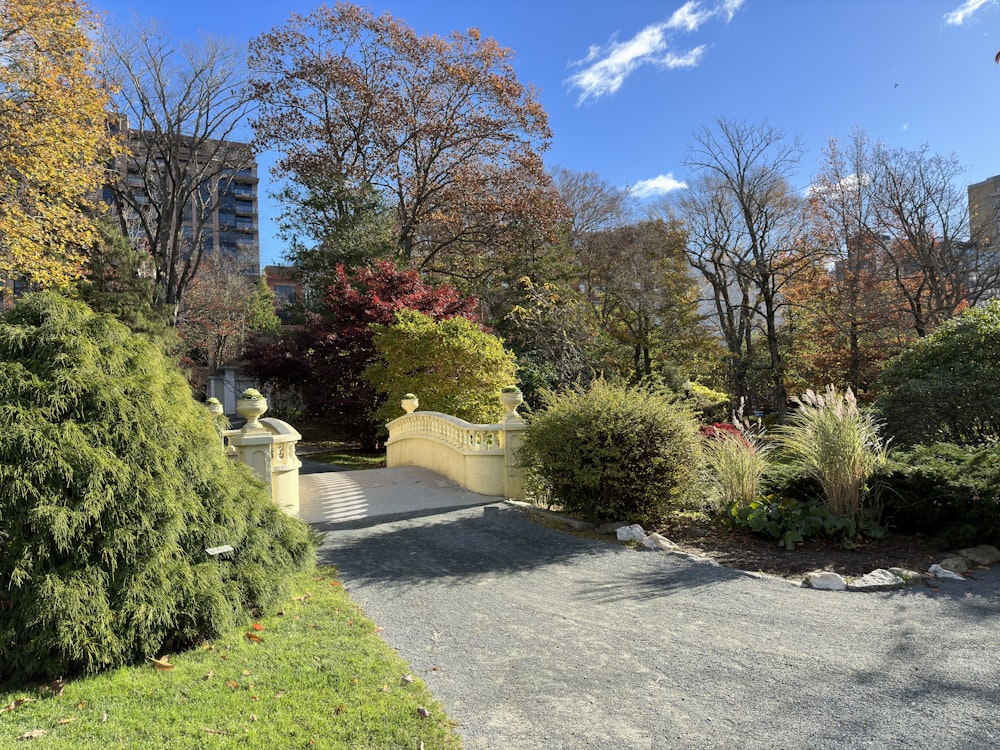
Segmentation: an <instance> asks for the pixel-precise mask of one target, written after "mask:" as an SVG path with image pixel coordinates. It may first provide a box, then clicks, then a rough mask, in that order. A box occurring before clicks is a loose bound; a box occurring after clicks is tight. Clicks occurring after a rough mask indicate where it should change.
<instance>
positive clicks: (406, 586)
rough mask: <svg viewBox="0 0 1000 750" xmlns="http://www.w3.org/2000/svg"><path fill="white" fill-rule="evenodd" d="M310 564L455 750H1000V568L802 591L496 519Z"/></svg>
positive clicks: (420, 522)
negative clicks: (372, 626) (355, 615)
mask: <svg viewBox="0 0 1000 750" xmlns="http://www.w3.org/2000/svg"><path fill="white" fill-rule="evenodd" d="M320 557H321V559H322V560H323V561H324V562H327V563H332V564H334V565H336V566H337V567H338V568H339V569H340V572H341V574H342V577H343V581H344V584H345V586H346V587H347V589H348V590H349V591H350V592H351V596H352V597H353V598H354V600H355V601H357V602H358V603H359V604H360V605H361V606H362V607H364V609H365V611H366V612H367V613H368V615H369V616H370V617H372V619H374V620H375V621H376V622H377V623H378V624H379V625H381V626H382V627H384V628H385V630H384V632H383V634H382V635H383V637H384V638H385V640H386V641H387V642H388V643H389V644H390V645H391V646H393V647H394V648H395V649H396V650H397V651H398V652H399V653H400V654H401V655H402V656H403V658H404V659H406V660H407V661H408V662H410V664H411V665H412V668H413V671H414V673H415V674H418V675H419V676H420V677H422V678H423V679H424V680H425V681H426V682H427V684H428V685H429V687H430V689H431V691H432V692H433V693H434V695H435V696H436V697H437V698H438V699H440V700H441V701H442V703H444V705H445V707H446V708H447V711H448V713H449V715H450V716H451V717H452V718H453V719H455V720H457V721H458V722H459V732H460V733H461V735H462V737H463V739H464V742H465V748H466V750H473V749H478V748H490V749H497V748H502V749H503V750H529V749H531V748H540V749H542V748H544V750H557V749H559V748H567V749H571V750H578V749H580V748H602V749H605V748H767V749H768V750H773V749H777V748H880V749H882V748H929V749H930V748H933V749H934V750H945V749H947V748H956V750H957V749H959V748H961V749H962V750H969V749H974V748H995V747H1000V569H995V570H992V571H988V572H986V571H980V572H979V573H978V574H977V576H976V580H972V581H968V582H948V581H942V582H941V583H940V585H939V591H937V592H935V591H932V590H931V589H930V588H927V587H918V588H916V589H913V590H906V591H899V592H887V593H866V594H860V593H851V592H837V593H834V592H822V591H811V590H808V589H800V588H797V587H794V586H792V585H791V584H789V583H787V582H785V581H782V580H778V579H770V578H758V577H754V576H751V575H749V574H746V573H742V572H739V571H734V570H729V569H726V568H719V567H713V566H709V565H705V564H701V563H696V562H691V561H690V560H688V559H685V558H682V557H678V556H673V555H667V554H664V553H658V552H648V551H639V550H634V549H628V548H625V547H621V546H619V545H614V544H604V543H600V542H593V541H590V540H585V539H580V538H577V537H574V536H571V535H568V534H563V533H560V532H557V531H553V530H551V529H548V528H545V527H543V526H540V525H538V524H536V523H533V522H532V521H531V520H530V519H528V518H527V517H526V516H525V515H523V514H522V513H521V512H519V511H517V510H515V509H513V508H511V507H510V506H507V505H502V504H498V505H491V506H486V507H482V508H470V509H464V510H459V511H455V512H450V513H445V514H441V515H435V516H427V517H423V518H415V519H409V520H396V521H390V522H387V523H380V524H377V525H369V526H367V527H360V528H343V527H341V528H337V529H333V530H329V531H328V532H327V535H326V540H325V543H324V545H323V547H322V549H321V553H320ZM427 750H431V749H430V748H428V749H427Z"/></svg>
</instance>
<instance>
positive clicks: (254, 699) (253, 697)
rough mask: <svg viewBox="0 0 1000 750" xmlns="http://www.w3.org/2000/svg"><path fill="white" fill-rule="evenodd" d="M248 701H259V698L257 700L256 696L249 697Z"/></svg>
mask: <svg viewBox="0 0 1000 750" xmlns="http://www.w3.org/2000/svg"><path fill="white" fill-rule="evenodd" d="M250 700H252V701H257V700H260V698H258V697H257V696H256V695H251V696H250Z"/></svg>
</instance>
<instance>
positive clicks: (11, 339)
mask: <svg viewBox="0 0 1000 750" xmlns="http://www.w3.org/2000/svg"><path fill="white" fill-rule="evenodd" d="M227 544H228V545H231V546H232V547H233V548H234V551H233V552H232V553H230V555H229V556H228V558H227V559H212V558H211V557H210V556H209V555H208V554H206V551H205V550H206V548H211V547H217V546H221V545H227ZM313 551H314V542H313V540H312V539H311V536H310V533H309V530H308V528H307V527H306V526H305V524H303V523H301V522H300V521H297V520H295V519H292V518H289V517H287V516H285V515H284V514H283V513H281V512H280V511H279V510H278V509H277V508H276V506H275V505H274V504H273V503H272V502H271V501H270V498H269V496H268V492H267V489H266V488H265V487H264V486H263V484H262V483H261V482H259V481H258V480H256V479H255V478H254V476H253V474H252V472H250V470H249V469H247V468H246V467H245V466H242V465H238V464H235V463H234V462H231V461H230V460H229V459H228V458H227V457H226V455H225V453H224V451H223V449H222V443H221V441H220V440H219V436H218V434H217V433H216V431H215V429H214V428H213V425H212V419H211V415H210V414H209V413H208V411H207V410H206V409H205V408H204V406H202V405H201V404H199V403H197V402H195V401H194V399H193V398H192V397H191V393H190V391H189V389H188V387H187V385H186V383H185V381H184V378H183V376H182V375H181V373H180V371H179V370H178V369H177V368H176V367H174V366H173V365H171V364H170V363H169V362H168V361H167V360H166V359H165V358H164V357H163V355H162V354H161V353H160V351H159V350H158V349H156V347H154V346H153V345H152V344H150V343H148V342H146V341H144V340H142V339H141V338H139V337H138V336H136V335H133V334H131V333H130V332H129V331H128V330H127V329H126V328H125V327H124V326H123V325H121V324H120V323H118V322H116V321H115V320H113V319H112V318H111V317H110V316H107V315H97V314H95V313H93V312H92V311H91V310H90V309H89V308H87V307H86V306H85V305H83V304H82V303H78V302H71V301H68V300H64V299H61V298H59V297H56V296H55V295H52V294H39V295H33V296H29V297H26V298H25V299H24V300H22V301H21V302H20V303H19V304H18V305H17V306H16V307H15V308H14V309H13V310H11V311H10V312H9V313H7V314H6V315H5V316H4V317H3V318H2V319H0V581H2V593H0V665H2V671H3V676H4V677H8V678H18V679H24V678H31V677H52V676H57V675H63V676H70V675H72V674H75V673H81V672H96V671H99V670H102V669H105V668H111V667H116V666H119V665H122V664H126V663H129V662H134V661H136V660H139V659H142V658H143V657H145V656H156V655H159V654H160V653H162V652H163V651H164V650H171V649H176V648H182V647H185V646H188V645H190V644H193V643H195V642H197V641H198V640H199V639H203V638H207V637H211V636H214V635H215V634H218V633H220V632H221V631H223V630H225V629H227V628H230V627H233V626H234V624H236V623H238V622H240V621H244V620H246V619H247V618H249V617H250V616H251V614H252V613H254V612H257V611H258V610H259V609H260V608H266V607H268V606H270V605H272V604H273V603H275V602H277V601H278V600H279V599H280V597H281V596H282V595H283V594H284V591H285V588H286V582H287V580H288V578H289V576H290V575H291V574H292V573H293V572H294V571H295V570H296V569H298V568H300V567H301V566H303V565H306V564H308V563H309V561H310V560H311V559H312V557H313Z"/></svg>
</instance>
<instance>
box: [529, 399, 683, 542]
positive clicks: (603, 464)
mask: <svg viewBox="0 0 1000 750" xmlns="http://www.w3.org/2000/svg"><path fill="white" fill-rule="evenodd" d="M544 403H545V408H544V409H543V410H542V411H540V412H537V413H536V414H535V416H534V417H533V418H532V420H531V424H530V426H529V428H528V430H527V432H526V435H525V441H524V446H523V448H522V451H521V458H522V463H523V464H524V465H525V467H526V468H527V470H528V475H529V477H528V478H529V482H531V483H533V484H534V485H535V486H537V487H538V489H539V491H540V492H541V493H542V494H543V495H545V496H546V497H547V499H548V501H549V502H550V504H557V505H559V506H561V508H562V509H563V510H564V511H566V512H567V513H571V514H574V515H579V516H581V517H583V518H586V519H588V520H592V521H638V522H650V521H655V520H657V518H658V517H659V516H660V515H661V514H662V513H663V512H664V511H665V510H667V509H668V508H670V507H671V506H675V505H678V504H681V503H683V502H684V501H686V500H687V499H688V496H689V492H690V491H691V489H692V488H693V487H694V485H695V484H696V481H697V470H698V461H699V448H700V440H699V436H698V424H697V422H696V420H695V418H694V416H693V415H692V414H691V412H690V410H689V409H688V408H687V407H685V406H683V405H682V404H680V403H678V402H677V401H674V400H671V399H669V398H667V397H664V396H663V395H660V394H657V393H654V392H651V391H648V390H641V389H629V388H625V387H622V386H618V385H613V384H611V383H607V382H604V381H602V380H598V381H595V382H594V383H593V384H592V385H591V386H590V389H589V390H586V391H581V390H577V391H566V392H562V393H551V392H549V393H545V394H544Z"/></svg>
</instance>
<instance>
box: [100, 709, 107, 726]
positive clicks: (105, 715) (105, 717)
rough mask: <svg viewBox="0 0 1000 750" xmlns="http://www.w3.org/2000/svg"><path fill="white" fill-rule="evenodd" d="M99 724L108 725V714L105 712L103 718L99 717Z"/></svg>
mask: <svg viewBox="0 0 1000 750" xmlns="http://www.w3.org/2000/svg"><path fill="white" fill-rule="evenodd" d="M101 723H102V724H107V723H108V712H107V711H105V712H104V716H102V717H101Z"/></svg>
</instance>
